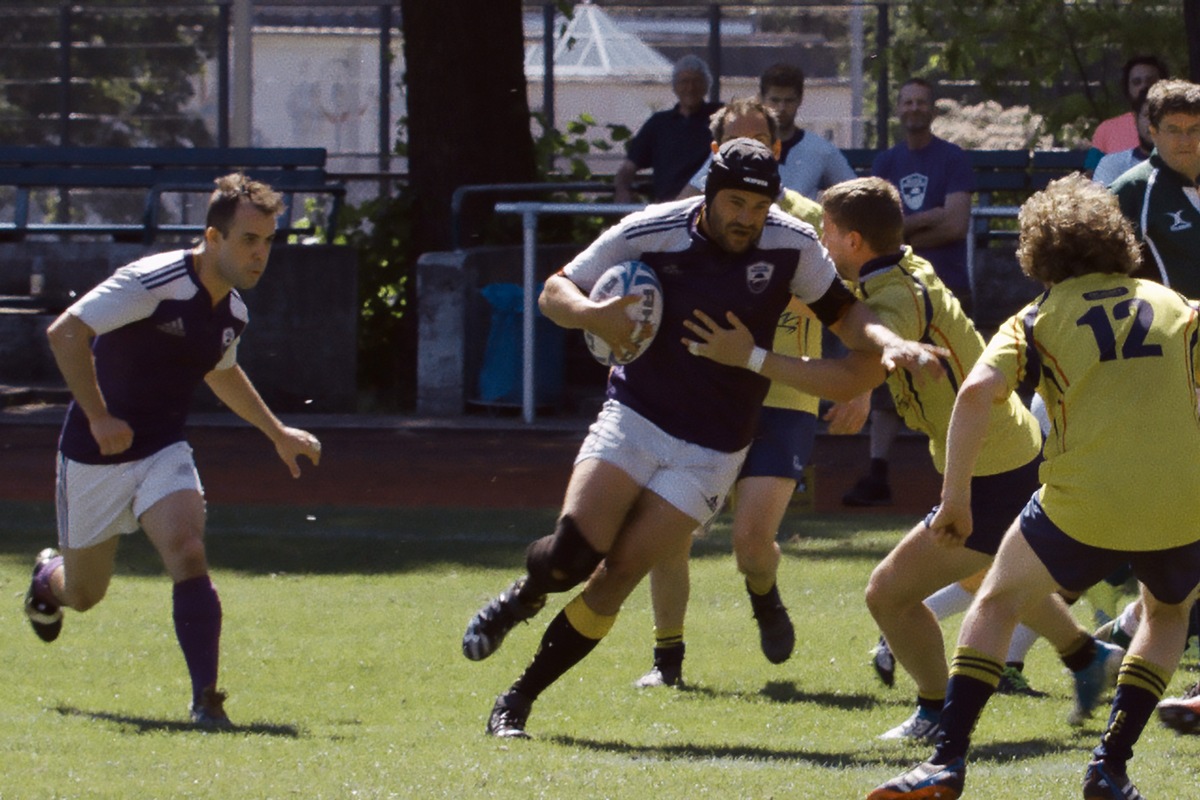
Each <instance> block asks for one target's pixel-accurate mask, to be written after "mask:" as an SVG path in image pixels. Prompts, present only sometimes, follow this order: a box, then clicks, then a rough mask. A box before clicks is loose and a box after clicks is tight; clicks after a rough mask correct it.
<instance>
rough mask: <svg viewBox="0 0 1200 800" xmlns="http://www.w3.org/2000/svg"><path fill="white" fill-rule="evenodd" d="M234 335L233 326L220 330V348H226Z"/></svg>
mask: <svg viewBox="0 0 1200 800" xmlns="http://www.w3.org/2000/svg"><path fill="white" fill-rule="evenodd" d="M236 336H237V334H235V333H234V332H233V328H226V329H225V330H223V331H221V349H222V350H224V349H226V348H228V347H229V345H231V344H233V340H234V339H235V338H236Z"/></svg>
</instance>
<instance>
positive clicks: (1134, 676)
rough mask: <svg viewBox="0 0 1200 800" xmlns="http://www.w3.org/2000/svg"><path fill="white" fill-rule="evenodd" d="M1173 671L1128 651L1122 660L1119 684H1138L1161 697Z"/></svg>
mask: <svg viewBox="0 0 1200 800" xmlns="http://www.w3.org/2000/svg"><path fill="white" fill-rule="evenodd" d="M1172 672H1173V671H1169V670H1165V669H1163V668H1162V667H1160V666H1158V665H1157V664H1152V663H1150V662H1149V661H1147V660H1146V659H1144V658H1142V657H1141V656H1135V655H1133V654H1132V653H1128V654H1126V655H1125V658H1124V659H1122V661H1121V671H1120V672H1119V673H1118V674H1117V686H1137V687H1138V688H1139V689H1145V690H1146V691H1147V692H1150V694H1152V695H1154V696H1155V697H1156V698H1161V697H1162V696H1163V694H1164V693H1166V691H1167V684H1169V683H1170V682H1171V674H1172Z"/></svg>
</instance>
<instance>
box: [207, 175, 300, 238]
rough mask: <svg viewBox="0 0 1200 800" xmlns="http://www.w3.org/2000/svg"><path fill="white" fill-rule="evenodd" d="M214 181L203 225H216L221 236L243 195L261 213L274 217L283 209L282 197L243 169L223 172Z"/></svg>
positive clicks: (224, 232)
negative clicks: (246, 173) (225, 173)
mask: <svg viewBox="0 0 1200 800" xmlns="http://www.w3.org/2000/svg"><path fill="white" fill-rule="evenodd" d="M213 183H215V184H216V185H217V188H216V189H215V190H213V193H212V196H211V197H209V199H208V213H207V214H206V215H205V218H204V225H205V227H207V228H216V229H217V230H218V231H220V232H221V235H222V236H228V235H229V226H230V224H232V222H233V216H234V214H236V213H237V207H238V203H240V202H241V201H242V198H243V197H244V198H246V199H247V200H249V201H250V202H251V203H252V204H253V205H254V207H255V208H256V209H258V210H259V211H261V212H262V213H264V214H272V215H274V216H276V217H277V216H279V215H280V214H282V213H283V197H282V196H281V195H280V194H279V192H277V191H275V190H274V189H272V188H271V187H270V186H268V185H267V184H265V183H263V182H262V181H256V180H251V179H250V178H247V177H246V176H245V175H243V174H242V173H240V172H235V173H233V174H231V175H223V176H221V177H220V178H217V179H216V180H215V181H213Z"/></svg>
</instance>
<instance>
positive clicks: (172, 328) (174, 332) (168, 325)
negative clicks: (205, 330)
mask: <svg viewBox="0 0 1200 800" xmlns="http://www.w3.org/2000/svg"><path fill="white" fill-rule="evenodd" d="M158 329H159V330H160V331H162V332H163V333H166V334H169V335H171V336H187V331H185V330H184V329H183V319H182V318H181V317H176V318H175V319H173V320H171V321H170V322H164V323H163V324H161V325H159V326H158Z"/></svg>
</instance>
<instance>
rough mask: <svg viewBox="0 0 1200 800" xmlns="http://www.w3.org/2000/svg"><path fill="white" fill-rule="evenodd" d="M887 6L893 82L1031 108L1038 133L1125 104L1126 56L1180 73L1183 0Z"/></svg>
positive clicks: (1062, 135)
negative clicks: (1157, 60) (951, 84)
mask: <svg viewBox="0 0 1200 800" xmlns="http://www.w3.org/2000/svg"><path fill="white" fill-rule="evenodd" d="M894 9H895V10H894V12H893V13H894V16H893V20H894V22H893V35H892V40H891V47H890V48H889V51H888V52H889V55H888V58H889V67H890V69H891V75H892V78H893V80H894V81H895V82H896V83H897V84H898V83H900V82H902V81H903V80H905V79H906V78H908V77H910V76H921V77H925V78H930V79H947V80H951V81H966V82H970V83H968V84H966V85H964V86H962V90H961V96H960V97H958V98H957V99H959V100H960V101H963V102H983V101H987V100H993V101H997V102H999V103H1000V104H1001V105H1003V106H1014V105H1023V106H1028V107H1029V109H1030V111H1031V113H1032V114H1033V115H1035V116H1036V117H1038V118H1040V119H1041V121H1042V126H1043V128H1042V130H1041V131H1039V133H1048V134H1051V135H1052V136H1053V137H1054V139H1055V141H1057V142H1058V143H1067V144H1071V143H1073V142H1072V140H1073V139H1076V138H1077V137H1078V136H1079V134H1080V132H1082V133H1083V134H1084V135H1087V134H1088V133H1090V131H1091V129H1092V128H1093V127H1094V126H1095V124H1096V123H1097V122H1098V121H1100V120H1102V119H1105V118H1107V117H1110V116H1113V115H1115V114H1119V113H1122V112H1124V111H1127V110H1128V107H1127V105H1126V101H1125V97H1124V94H1123V92H1122V87H1121V86H1120V83H1121V67H1122V65H1123V64H1124V63H1125V60H1126V59H1127V58H1129V57H1130V56H1131V55H1135V54H1151V53H1152V54H1156V55H1158V56H1159V57H1161V58H1163V59H1165V60H1166V62H1167V64H1168V65H1169V66H1170V67H1171V69H1172V71H1173V72H1174V73H1175V74H1185V73H1186V67H1187V44H1186V41H1185V38H1184V31H1183V3H1182V1H1181V0H1175V2H1143V1H1142V0H1022V2H1019V3H1013V2H1009V1H1008V0H982V2H972V3H963V2H961V0H910V2H906V3H897V4H895V5H894ZM941 93H942V94H946V93H947V92H941Z"/></svg>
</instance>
